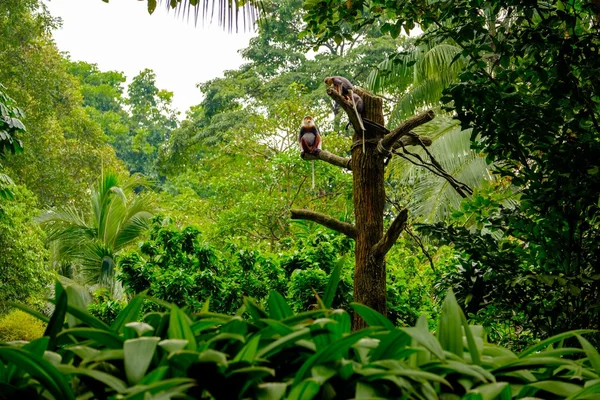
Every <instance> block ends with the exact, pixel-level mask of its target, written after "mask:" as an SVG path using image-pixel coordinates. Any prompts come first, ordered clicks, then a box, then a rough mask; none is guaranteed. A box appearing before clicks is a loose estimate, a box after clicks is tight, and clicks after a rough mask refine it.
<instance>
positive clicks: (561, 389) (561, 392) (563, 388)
mask: <svg viewBox="0 0 600 400" xmlns="http://www.w3.org/2000/svg"><path fill="white" fill-rule="evenodd" d="M528 387H532V388H536V389H541V390H544V391H546V392H548V393H552V394H553V395H555V396H559V397H569V396H571V395H573V394H575V393H578V392H580V391H581V390H582V389H583V388H582V387H581V386H579V385H575V384H573V383H568V382H561V381H540V382H535V383H530V384H528V385H526V386H525V388H528ZM538 397H539V395H538Z"/></svg>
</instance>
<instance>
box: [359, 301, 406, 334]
mask: <svg viewBox="0 0 600 400" xmlns="http://www.w3.org/2000/svg"><path fill="white" fill-rule="evenodd" d="M350 306H351V307H352V309H353V310H354V311H356V313H358V315H360V316H361V317H362V319H364V320H365V322H366V323H367V324H368V325H369V326H370V327H376V326H381V327H384V328H385V329H387V330H390V331H391V330H393V329H396V327H395V326H394V324H392V322H391V321H390V320H389V319H387V318H386V317H384V316H383V315H381V314H380V313H378V312H377V311H375V310H373V309H372V308H370V307H367V306H365V305H362V304H359V303H350Z"/></svg>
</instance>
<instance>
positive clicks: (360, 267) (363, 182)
mask: <svg viewBox="0 0 600 400" xmlns="http://www.w3.org/2000/svg"><path fill="white" fill-rule="evenodd" d="M359 95H361V97H362V98H363V101H364V105H365V111H364V116H365V118H366V119H368V120H371V121H373V122H375V123H377V124H380V125H383V124H384V120H383V102H382V99H381V98H378V97H374V96H370V95H367V94H366V93H364V92H360V93H359ZM365 128H366V131H365V137H364V139H365V153H363V146H362V140H363V137H362V132H360V129H359V130H356V131H355V133H354V136H353V138H352V139H353V141H354V143H353V145H352V147H353V149H352V164H351V165H352V171H353V193H352V194H353V200H354V217H355V221H356V222H355V223H356V245H355V259H356V264H355V266H354V301H355V302H357V303H361V304H364V305H367V306H369V307H371V308H373V309H374V310H377V311H378V312H380V313H381V314H383V315H386V313H387V302H386V274H385V264H384V260H383V257H378V258H377V259H376V258H374V257H373V255H372V248H373V246H375V245H376V244H377V242H379V241H380V240H381V238H382V237H383V210H384V208H385V187H384V172H385V170H384V164H383V162H384V158H385V156H384V155H383V154H381V153H379V152H378V151H377V143H378V142H379V140H380V139H383V133H384V132H382V131H377V130H375V129H372V127H371V125H367V126H365ZM352 326H353V328H354V329H359V328H362V327H363V326H364V321H363V319H362V318H360V316H359V315H358V314H356V313H354V317H353V321H352Z"/></svg>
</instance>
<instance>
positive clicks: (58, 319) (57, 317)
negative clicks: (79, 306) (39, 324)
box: [44, 281, 68, 349]
mask: <svg viewBox="0 0 600 400" xmlns="http://www.w3.org/2000/svg"><path fill="white" fill-rule="evenodd" d="M55 290H56V305H55V307H54V312H53V313H52V317H51V318H50V321H49V322H48V326H47V327H46V330H45V331H44V336H47V337H49V338H50V344H49V348H50V349H54V348H55V346H56V340H57V336H58V335H59V333H60V331H61V330H62V329H63V326H64V324H65V317H66V315H67V303H68V298H67V292H65V290H64V289H63V287H62V285H61V284H60V282H59V281H56V289H55Z"/></svg>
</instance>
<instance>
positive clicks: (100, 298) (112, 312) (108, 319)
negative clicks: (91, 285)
mask: <svg viewBox="0 0 600 400" xmlns="http://www.w3.org/2000/svg"><path fill="white" fill-rule="evenodd" d="M125 306H126V303H125V302H123V301H119V300H114V299H112V297H111V296H110V293H109V291H108V290H107V289H105V288H102V289H98V290H97V291H95V292H94V294H93V299H92V302H91V303H90V304H88V306H87V309H88V311H89V312H90V314H92V315H93V316H94V317H96V318H98V319H100V320H101V321H102V322H104V323H107V324H112V323H113V321H114V320H115V319H116V318H117V315H119V312H121V310H122V309H123V308H125Z"/></svg>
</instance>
